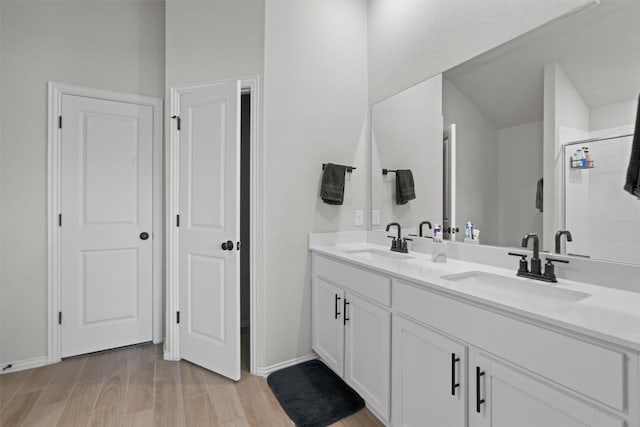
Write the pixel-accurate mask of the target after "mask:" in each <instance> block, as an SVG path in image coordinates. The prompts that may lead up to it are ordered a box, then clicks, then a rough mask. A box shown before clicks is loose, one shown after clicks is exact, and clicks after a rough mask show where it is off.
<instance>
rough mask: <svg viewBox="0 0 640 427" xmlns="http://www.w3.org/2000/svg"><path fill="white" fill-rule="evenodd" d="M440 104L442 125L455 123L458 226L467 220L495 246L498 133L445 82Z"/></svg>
mask: <svg viewBox="0 0 640 427" xmlns="http://www.w3.org/2000/svg"><path fill="white" fill-rule="evenodd" d="M442 105H443V114H444V123H445V126H448V125H450V124H451V123H455V124H456V144H457V147H456V221H457V222H458V224H457V226H458V228H460V229H461V230H462V229H463V227H464V224H465V223H466V222H468V221H470V222H472V223H473V224H474V226H475V227H476V228H477V229H479V230H480V242H481V243H482V244H487V245H496V244H498V209H497V203H498V189H497V182H498V151H497V150H498V130H497V129H496V127H495V125H494V124H493V123H492V122H491V121H489V120H488V119H487V118H486V117H485V116H483V115H482V113H480V111H479V110H478V109H477V108H476V107H475V106H474V105H473V104H472V103H471V101H469V100H468V99H467V98H466V97H465V96H464V95H463V94H462V93H461V92H460V91H459V90H458V89H457V88H456V87H455V86H454V85H453V84H451V82H449V81H448V80H444V84H443V95H442ZM462 235H463V236H464V234H462ZM459 239H460V238H459Z"/></svg>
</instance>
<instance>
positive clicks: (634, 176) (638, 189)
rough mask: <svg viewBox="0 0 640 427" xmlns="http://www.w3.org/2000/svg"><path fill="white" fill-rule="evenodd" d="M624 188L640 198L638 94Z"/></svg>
mask: <svg viewBox="0 0 640 427" xmlns="http://www.w3.org/2000/svg"><path fill="white" fill-rule="evenodd" d="M624 189H625V191H627V192H629V193H630V194H632V195H634V196H636V197H637V198H638V199H640V96H639V97H638V112H637V113H636V128H635V133H634V135H633V144H632V145H631V159H629V167H628V168H627V179H626V181H625V183H624Z"/></svg>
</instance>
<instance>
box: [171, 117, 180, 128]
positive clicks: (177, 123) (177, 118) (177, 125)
mask: <svg viewBox="0 0 640 427" xmlns="http://www.w3.org/2000/svg"><path fill="white" fill-rule="evenodd" d="M171 118H172V119H176V128H177V129H178V130H180V116H171Z"/></svg>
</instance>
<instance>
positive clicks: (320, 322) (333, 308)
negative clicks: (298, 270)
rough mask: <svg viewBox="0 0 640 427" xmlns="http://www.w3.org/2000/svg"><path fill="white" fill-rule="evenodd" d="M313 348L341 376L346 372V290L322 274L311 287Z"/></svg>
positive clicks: (314, 280) (314, 279)
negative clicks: (323, 277) (331, 282)
mask: <svg viewBox="0 0 640 427" xmlns="http://www.w3.org/2000/svg"><path fill="white" fill-rule="evenodd" d="M311 299H312V301H313V307H312V309H311V310H312V331H313V333H312V335H313V350H314V351H315V352H316V353H317V354H318V356H320V357H321V358H322V360H323V361H324V363H325V364H326V365H327V366H329V367H330V368H331V369H333V370H334V372H335V373H337V374H338V375H340V376H343V374H344V324H343V317H342V311H343V302H344V290H342V289H341V288H339V287H337V286H334V285H332V284H330V283H328V282H326V281H324V280H322V279H320V278H316V277H314V278H313V285H312V287H311Z"/></svg>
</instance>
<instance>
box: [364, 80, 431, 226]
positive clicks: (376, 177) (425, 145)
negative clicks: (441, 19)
mask: <svg viewBox="0 0 640 427" xmlns="http://www.w3.org/2000/svg"><path fill="white" fill-rule="evenodd" d="M371 123H372V131H371V165H372V170H371V209H372V210H379V211H380V224H379V225H373V227H372V228H373V229H374V230H380V229H384V228H385V227H386V225H387V224H388V223H390V222H398V223H399V224H400V225H401V226H402V228H403V229H406V228H407V227H413V228H415V227H417V226H418V223H419V222H421V221H424V220H428V221H430V222H431V223H432V224H440V225H442V208H443V206H442V204H443V200H442V193H443V187H442V184H443V176H442V175H443V164H442V155H443V146H442V133H443V130H442V123H443V122H442V74H438V75H437V76H435V77H432V78H430V79H429V80H425V81H424V82H422V83H420V84H418V85H416V86H413V87H410V88H409V89H406V90H404V91H402V92H400V93H397V94H395V95H394V96H392V97H390V98H387V99H385V100H383V101H380V102H378V103H376V104H374V105H373V106H372V107H371ZM383 168H386V169H410V170H411V171H412V174H413V180H414V184H415V193H416V198H415V199H413V200H410V201H409V202H407V203H405V204H403V205H398V204H397V203H396V174H395V173H389V174H387V175H386V176H385V175H382V169H383Z"/></svg>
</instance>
